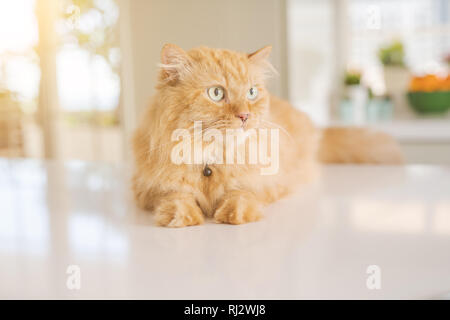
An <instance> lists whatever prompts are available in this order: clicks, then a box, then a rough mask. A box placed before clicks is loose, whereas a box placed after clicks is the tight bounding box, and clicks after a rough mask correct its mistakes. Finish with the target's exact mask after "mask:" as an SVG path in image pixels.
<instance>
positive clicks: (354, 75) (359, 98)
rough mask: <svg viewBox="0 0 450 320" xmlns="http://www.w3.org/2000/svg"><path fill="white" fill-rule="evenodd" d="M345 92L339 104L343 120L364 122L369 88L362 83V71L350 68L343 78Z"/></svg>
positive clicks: (357, 122) (355, 122) (340, 115)
mask: <svg viewBox="0 0 450 320" xmlns="http://www.w3.org/2000/svg"><path fill="white" fill-rule="evenodd" d="M343 82H344V83H343V84H344V94H343V99H342V100H341V102H340V105H339V117H340V119H341V121H344V122H347V123H353V124H362V123H364V121H365V104H366V101H367V89H366V88H365V87H364V86H362V85H361V72H360V71H358V70H348V71H346V72H345V74H344V79H343Z"/></svg>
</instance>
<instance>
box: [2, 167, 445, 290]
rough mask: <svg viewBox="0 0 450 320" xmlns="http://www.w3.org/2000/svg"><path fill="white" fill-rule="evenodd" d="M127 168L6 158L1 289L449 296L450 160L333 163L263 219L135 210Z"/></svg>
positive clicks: (271, 207) (273, 208) (3, 189)
mask: <svg viewBox="0 0 450 320" xmlns="http://www.w3.org/2000/svg"><path fill="white" fill-rule="evenodd" d="M129 175H130V174H129V170H126V169H124V168H118V167H113V166H109V165H100V164H92V163H83V162H70V163H65V164H61V163H56V162H40V161H33V160H4V159H3V160H0V298H40V299H45V298H62V299H67V298H75V299H79V298H88V299H89V298H138V299H139V298H150V299H181V298H185V299H197V298H201V299H283V298H284V299H299V298H300V299H301V298H344V299H346V298H358V299H366V298H375V299H377V298H436V297H443V296H447V297H448V292H449V291H450V167H436V166H406V167H371V166H360V167H357V166H328V167H324V170H323V176H322V178H321V180H320V182H318V183H317V184H316V185H312V186H309V187H306V188H304V190H303V192H302V193H299V194H296V195H293V196H291V197H290V198H287V199H284V200H282V201H280V202H278V203H276V204H274V205H271V206H270V207H268V208H267V209H266V210H265V212H266V218H265V219H264V220H262V221H260V222H257V223H252V224H248V225H241V226H230V225H219V224H214V223H213V222H207V223H206V224H204V225H202V226H196V227H189V228H184V229H167V228H161V227H157V226H155V225H154V223H153V217H152V215H150V214H147V213H144V212H141V211H139V210H138V209H136V208H135V205H134V203H133V201H132V196H131V193H130V191H129ZM69 265H76V266H78V267H79V268H80V269H79V270H80V272H81V278H80V283H81V288H80V289H79V290H69V289H68V288H67V285H66V282H67V280H68V277H70V276H71V274H69V275H68V274H66V271H67V268H68V266H69ZM370 265H377V266H378V267H379V268H380V270H381V276H380V278H379V279H380V283H381V289H379V290H369V289H368V288H367V286H366V280H367V278H368V277H369V276H370V275H369V274H367V273H366V270H367V267H368V266H370Z"/></svg>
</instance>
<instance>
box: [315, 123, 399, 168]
mask: <svg viewBox="0 0 450 320" xmlns="http://www.w3.org/2000/svg"><path fill="white" fill-rule="evenodd" d="M318 156H319V160H320V161H321V162H323V163H366V164H402V163H404V158H403V154H402V152H401V150H400V147H399V145H398V143H397V142H396V141H395V139H394V138H392V137H391V136H390V135H388V134H385V133H382V132H376V131H372V130H370V129H365V128H357V127H345V128H344V127H333V128H326V129H324V130H323V131H322V137H321V142H320V146H319V153H318Z"/></svg>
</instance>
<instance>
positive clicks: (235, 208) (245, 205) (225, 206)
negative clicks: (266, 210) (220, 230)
mask: <svg viewBox="0 0 450 320" xmlns="http://www.w3.org/2000/svg"><path fill="white" fill-rule="evenodd" d="M261 217H262V214H261V211H260V209H259V205H258V203H257V201H256V200H254V199H246V198H245V197H239V196H236V197H231V198H228V199H225V200H224V201H223V202H222V203H221V204H220V205H219V207H218V208H217V210H216V212H215V213H214V219H215V221H216V222H218V223H229V224H242V223H247V222H254V221H258V220H259V219H260V218H261Z"/></svg>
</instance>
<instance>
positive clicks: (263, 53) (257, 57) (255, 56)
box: [248, 46, 272, 62]
mask: <svg viewBox="0 0 450 320" xmlns="http://www.w3.org/2000/svg"><path fill="white" fill-rule="evenodd" d="M271 51H272V46H265V47H263V48H261V49H259V50H256V51H255V52H253V53H249V54H248V59H249V60H250V61H252V62H259V61H262V60H267V59H268V58H269V56H270V52H271Z"/></svg>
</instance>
